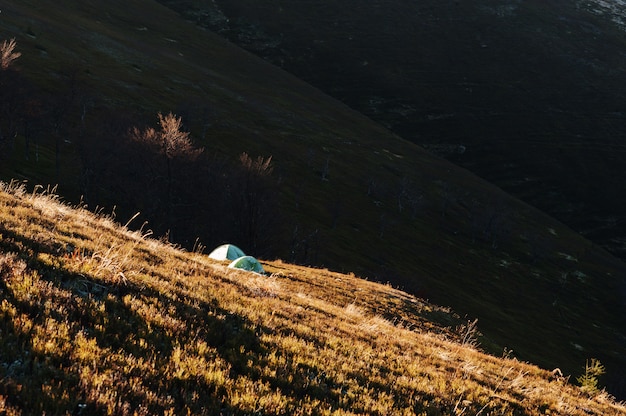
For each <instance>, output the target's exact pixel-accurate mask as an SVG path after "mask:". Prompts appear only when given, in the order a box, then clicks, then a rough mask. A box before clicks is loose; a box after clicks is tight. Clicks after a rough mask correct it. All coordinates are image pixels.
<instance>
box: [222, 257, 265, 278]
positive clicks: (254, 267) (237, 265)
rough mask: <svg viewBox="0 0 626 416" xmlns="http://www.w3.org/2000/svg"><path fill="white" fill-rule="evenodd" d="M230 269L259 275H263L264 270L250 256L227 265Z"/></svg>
mask: <svg viewBox="0 0 626 416" xmlns="http://www.w3.org/2000/svg"><path fill="white" fill-rule="evenodd" d="M228 267H230V268H231V269H241V270H247V271H249V272H255V273H259V274H265V269H263V266H262V265H261V263H259V261H258V260H257V259H255V258H254V257H252V256H243V257H239V258H238V259H237V260H234V261H233V262H232V263H230V264H229V265H228Z"/></svg>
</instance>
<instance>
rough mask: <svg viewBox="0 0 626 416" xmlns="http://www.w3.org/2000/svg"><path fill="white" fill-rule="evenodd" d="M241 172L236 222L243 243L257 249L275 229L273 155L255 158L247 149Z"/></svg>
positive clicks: (243, 157)
mask: <svg viewBox="0 0 626 416" xmlns="http://www.w3.org/2000/svg"><path fill="white" fill-rule="evenodd" d="M239 162H240V163H241V175H240V178H239V182H238V186H239V198H238V201H237V206H236V209H235V211H236V212H235V214H236V222H237V223H238V225H239V230H240V233H241V236H240V240H241V242H242V244H243V245H245V246H247V247H249V248H250V249H252V250H254V252H257V251H258V250H259V249H260V248H261V246H262V244H263V243H265V241H263V240H264V239H266V238H267V237H268V233H271V229H272V225H273V224H272V223H273V221H272V219H273V215H274V213H273V211H274V209H273V208H272V207H271V205H272V201H271V199H272V193H273V192H272V191H273V190H272V189H271V187H272V186H271V175H272V172H273V170H274V168H273V166H272V157H271V156H269V157H268V158H267V159H265V158H263V157H262V156H258V157H257V158H256V159H253V158H251V157H250V156H249V155H248V154H247V153H245V152H244V153H242V154H241V155H240V156H239Z"/></svg>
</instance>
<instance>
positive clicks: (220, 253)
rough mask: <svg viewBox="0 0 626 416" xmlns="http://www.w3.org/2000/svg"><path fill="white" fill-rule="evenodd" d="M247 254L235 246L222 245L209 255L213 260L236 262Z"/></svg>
mask: <svg viewBox="0 0 626 416" xmlns="http://www.w3.org/2000/svg"><path fill="white" fill-rule="evenodd" d="M245 255H246V254H245V253H244V252H243V251H242V250H241V249H240V248H239V247H237V246H235V245H233V244H222V245H221V246H219V247H217V248H216V249H215V250H213V251H212V252H211V254H209V258H210V259H213V260H231V261H232V260H236V259H238V258H239V257H243V256H245Z"/></svg>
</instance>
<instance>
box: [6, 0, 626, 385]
mask: <svg viewBox="0 0 626 416" xmlns="http://www.w3.org/2000/svg"><path fill="white" fill-rule="evenodd" d="M0 27H2V29H3V30H5V31H6V32H3V35H4V34H6V36H7V37H10V36H16V37H17V41H18V45H19V50H20V52H22V54H23V55H22V57H21V58H20V60H19V66H20V70H21V73H23V74H24V76H26V77H29V78H30V79H32V80H33V82H36V83H37V85H39V86H41V88H43V89H45V90H46V91H52V92H54V91H59V92H66V91H67V88H68V82H70V81H72V79H73V78H72V77H71V76H68V75H67V74H68V73H70V75H71V74H75V75H76V79H77V82H78V85H79V86H80V88H77V90H80V91H81V92H80V94H79V95H81V101H80V102H78V103H76V105H75V108H71V111H69V110H68V111H69V112H68V114H67V115H66V116H67V120H66V123H67V124H68V126H70V127H71V126H81V125H82V122H83V120H82V118H81V116H82V115H83V111H85V112H86V114H85V119H84V128H85V130H86V131H87V132H88V134H84V135H83V136H77V137H76V139H80V138H81V137H87V138H89V137H92V135H93V136H94V137H96V138H97V139H102V141H103V142H106V139H111V137H109V136H99V135H98V133H100V132H103V131H105V132H106V131H108V130H109V129H110V128H113V126H112V125H111V124H112V122H111V120H110V119H109V118H107V117H106V116H107V115H108V114H109V113H107V112H106V111H104V110H103V109H107V110H110V109H113V110H114V111H116V112H118V113H129V114H130V113H134V112H140V113H141V112H143V113H147V114H148V115H149V117H148V118H149V119H150V120H154V118H155V117H154V116H155V114H156V112H157V111H163V112H164V113H167V112H168V111H170V110H172V111H174V110H175V109H176V108H177V107H178V106H179V105H180V106H181V107H186V108H188V109H190V110H189V111H188V113H189V114H190V115H188V117H186V120H187V122H186V124H187V125H188V126H189V129H190V130H191V131H192V133H193V136H194V137H195V138H196V143H198V144H199V145H202V146H205V147H206V148H207V153H208V152H209V151H216V152H221V153H222V154H226V155H228V156H231V157H232V156H235V155H238V154H240V153H241V152H243V151H246V152H248V153H250V154H251V155H253V156H256V155H262V156H269V155H272V156H273V159H272V160H273V162H274V164H275V165H274V166H275V172H276V176H277V180H279V182H280V186H279V189H278V191H277V193H278V195H279V197H280V202H281V205H280V206H281V208H282V209H281V212H280V213H277V214H281V216H280V217H279V219H280V225H282V227H281V229H276V230H271V233H272V234H275V235H273V237H274V239H275V240H276V241H277V245H276V246H275V247H273V248H272V251H271V252H270V255H271V258H282V259H284V260H285V261H287V260H292V261H294V262H296V261H297V262H301V263H305V264H315V265H318V266H325V267H328V268H329V269H332V270H336V271H337V270H343V271H346V272H348V271H352V272H354V273H356V274H358V275H362V276H367V277H368V278H372V279H376V280H378V281H382V282H386V281H388V282H390V283H391V284H392V285H394V286H399V287H402V288H403V289H405V290H406V291H407V292H410V293H413V294H417V293H419V294H420V295H421V296H422V297H426V298H429V299H431V300H433V301H435V302H436V303H438V304H441V305H446V306H452V307H453V308H454V309H455V310H456V311H458V313H459V314H460V315H462V316H465V315H468V319H471V320H473V319H475V318H478V319H479V324H480V328H481V331H482V332H483V333H484V334H485V338H484V339H483V340H482V343H483V346H484V347H485V348H486V349H488V350H489V351H491V352H493V353H496V354H501V353H502V351H503V350H504V349H505V348H507V350H511V349H513V350H514V352H513V355H514V356H516V357H518V358H520V359H522V360H526V361H532V362H533V363H536V364H538V365H540V366H542V367H544V368H550V369H551V368H554V367H560V368H561V369H563V370H564V371H565V372H566V373H569V374H574V375H577V374H579V373H580V372H581V371H582V370H581V368H582V366H583V365H584V363H585V360H586V359H589V358H598V359H600V360H601V361H602V363H604V364H605V365H606V367H607V371H608V378H607V382H606V384H607V386H610V387H611V391H618V390H619V389H620V388H622V391H623V388H624V382H623V380H624V379H623V377H624V374H626V371H625V369H626V362H625V360H626V357H625V356H624V354H623V351H624V346H625V344H626V341H625V340H626V335H625V328H626V324H625V319H626V313H624V306H625V305H626V302H625V301H624V300H625V299H626V292H625V290H626V283H625V282H624V278H625V276H626V274H625V273H624V265H623V263H620V262H619V261H617V260H616V259H615V258H613V257H611V256H610V255H608V254H607V253H606V252H604V251H602V250H600V249H599V248H598V247H596V246H594V245H592V244H590V243H589V242H588V241H586V240H584V239H582V238H581V237H580V236H579V235H577V234H575V233H573V232H572V231H571V230H570V229H568V228H567V227H565V226H563V225H562V224H559V223H558V222H555V221H554V220H553V219H552V218H549V217H547V216H545V215H543V214H541V213H540V212H538V211H536V210H534V209H532V208H530V207H528V206H526V205H524V204H522V203H520V202H519V201H517V200H515V199H513V198H511V197H509V196H508V195H506V194H504V193H503V192H501V190H499V189H498V188H496V187H493V186H491V185H489V184H487V183H485V182H484V181H482V180H480V179H478V178H477V177H475V176H473V175H471V174H470V173H468V172H467V171H465V170H463V169H459V168H458V167H456V166H453V165H451V164H449V163H447V162H445V161H443V160H441V159H439V158H436V157H433V156H432V155H430V154H429V153H427V152H425V151H424V150H423V149H421V148H419V147H417V146H414V145H412V144H410V143H408V142H406V141H404V140H402V139H401V138H399V137H397V136H395V135H393V134H392V133H390V132H389V131H387V130H385V129H384V128H382V127H381V126H379V125H377V124H375V123H372V122H371V120H369V119H367V118H366V117H364V116H362V115H360V114H358V113H356V112H354V111H351V110H350V109H348V108H347V107H346V106H345V105H343V104H341V103H339V102H337V101H335V100H333V99H330V98H329V97H327V96H326V95H324V94H322V93H321V92H320V91H318V90H316V89H314V88H312V87H311V86H309V85H307V84H305V83H303V82H301V81H299V80H297V79H295V78H294V77H292V76H290V75H289V74H286V73H285V72H283V71H281V70H279V69H277V68H275V67H272V66H271V65H269V64H267V63H266V62H263V61H261V60H260V59H257V58H255V57H253V56H251V55H250V54H248V53H246V52H244V51H242V50H240V49H238V48H236V47H234V46H233V45H231V44H229V43H227V42H225V41H224V40H222V39H220V38H219V37H217V36H215V35H214V34H212V33H210V32H207V31H202V30H199V29H198V28H197V27H195V26H194V25H192V24H189V23H187V22H184V21H182V20H181V19H180V18H179V17H178V16H177V15H176V14H175V13H173V12H171V11H169V10H168V9H166V8H164V7H162V6H160V5H158V4H157V3H156V2H154V1H151V0H136V1H133V2H127V1H121V0H120V1H113V0H112V1H108V2H85V1H68V2H64V3H62V4H59V3H58V2H54V1H51V0H37V1H35V0H24V1H21V2H19V3H18V2H14V3H12V4H7V5H3V8H2V19H0ZM72 70H74V72H72ZM59 95H60V96H62V94H59ZM190 103H191V104H190ZM184 104H188V105H186V106H185V105H184ZM207 108H208V110H207V111H208V112H207V114H208V115H206V117H204V116H202V115H199V113H201V112H202V111H203V110H202V109H207ZM52 110H53V109H52ZM52 110H50V111H52ZM99 111H102V112H101V113H99ZM143 113H142V114H143ZM103 114H104V115H103ZM203 117H204V118H203ZM45 121H46V122H49V123H48V124H43V125H42V126H40V127H41V131H40V135H39V137H38V138H37V140H38V141H37V143H38V144H37V147H38V148H39V149H40V155H39V156H40V157H39V158H36V157H35V154H34V153H31V154H30V158H28V159H27V158H25V157H24V153H25V148H26V147H25V138H24V137H23V136H22V135H21V133H20V134H18V136H17V137H16V138H15V140H14V147H13V149H12V150H11V151H10V152H9V154H8V155H5V154H3V155H2V156H3V158H2V164H0V171H1V172H2V175H3V177H4V178H14V177H17V178H25V179H28V180H29V181H30V183H47V182H57V181H58V182H59V183H60V187H59V189H60V192H61V193H62V195H63V196H64V197H65V198H67V199H71V200H73V201H78V198H79V195H80V193H81V191H83V189H82V188H81V186H82V185H83V184H84V183H88V182H89V180H90V179H91V180H93V178H92V177H90V176H88V175H87V177H85V176H84V174H85V173H89V172H91V173H93V171H94V170H95V167H94V166H92V165H89V163H87V162H86V161H85V160H83V159H82V156H81V155H82V152H83V150H84V149H81V146H86V144H87V143H89V141H87V140H86V141H81V140H74V141H72V140H67V141H66V140H65V139H66V138H67V137H65V136H60V135H58V134H57V135H56V136H59V137H58V138H57V139H54V138H52V136H53V134H51V133H50V131H51V130H54V123H53V121H54V120H45ZM206 124H208V125H209V128H208V133H207V135H206V137H204V135H202V134H201V132H202V131H203V126H205V125H206ZM67 130H68V131H70V128H69V127H68V129H67ZM76 130H79V129H78V128H77V129H76ZM199 138H202V139H199ZM118 139H119V138H118ZM34 148H35V146H34V138H33V145H32V146H31V149H34ZM9 149H11V148H10V147H9ZM108 150H110V149H108ZM55 152H57V153H59V154H60V157H59V159H60V160H61V162H62V163H58V162H57V163H56V165H57V166H56V167H55ZM97 156H98V159H99V161H102V160H105V161H106V160H107V158H110V157H111V154H110V153H106V152H103V153H102V154H97ZM128 164H132V165H133V166H134V165H139V164H140V163H137V161H136V160H131V161H129V162H128ZM101 168H102V172H101V173H102V174H106V164H104V166H101ZM200 175H201V172H199V173H194V176H200ZM134 180H135V178H134V177H132V176H130V175H129V176H128V177H127V178H122V180H120V181H119V182H118V183H116V186H117V187H116V188H114V189H109V190H108V191H109V194H108V195H107V196H108V197H109V198H108V199H104V202H102V203H101V201H100V200H97V199H96V200H95V201H94V199H95V197H94V196H93V195H92V194H89V195H86V197H88V199H90V200H92V201H94V202H90V207H93V206H97V205H99V206H112V205H114V204H115V205H117V210H116V212H117V214H118V217H119V218H123V219H126V218H129V217H131V216H132V215H133V214H134V213H135V212H137V211H138V210H139V209H138V208H137V207H136V206H129V205H127V200H128V199H129V198H128V197H129V194H130V193H131V192H132V191H130V190H129V189H131V190H132V189H133V187H132V185H133V181H134ZM94 188H96V187H95V186H94V187H92V188H89V189H88V190H89V191H90V192H91V191H93V189H94ZM71 195H75V198H72V197H71ZM148 202H151V201H148ZM193 202H194V203H205V204H207V201H193ZM212 202H213V201H208V206H209V207H210V204H211V203H212ZM107 212H110V209H107ZM148 219H149V218H148ZM195 221H196V222H197V224H198V226H200V225H201V223H202V218H200V219H196V220H195ZM138 223H141V222H138ZM149 224H150V227H152V223H149ZM168 226H169V224H168ZM171 227H172V228H173V227H175V224H174V225H171ZM74 237H77V238H78V236H74ZM191 237H192V241H193V238H195V237H196V235H193V236H191ZM199 237H200V241H201V242H203V243H207V241H211V240H212V239H220V238H221V237H220V236H215V235H212V234H210V233H206V234H204V235H200V236H199ZM67 238H72V236H71V234H69V235H68V236H67ZM96 240H97V239H96ZM235 243H237V242H235ZM102 244H104V245H103V246H101V247H100V249H99V250H95V249H91V252H87V254H86V256H87V258H88V259H92V257H93V253H97V252H99V253H100V254H98V256H100V257H102V256H104V258H105V259H106V255H107V253H108V252H109V248H110V245H109V242H102ZM123 246H124V245H122V247H123ZM18 248H19V247H18ZM18 248H11V251H19V250H18ZM244 248H245V247H244ZM66 249H67V247H66ZM114 250H115V249H114V248H111V251H114ZM70 251H72V252H73V249H72V248H71V247H70ZM44 252H45V250H44ZM84 256H85V255H84V254H80V253H78V254H77V257H78V260H77V261H78V263H80V262H81V261H83V260H81V259H82V258H83V257H84ZM121 258H123V256H122V257H121ZM90 261H91V260H90ZM117 261H118V262H119V259H118V260H117ZM86 264H87V265H88V264H89V262H87V263H86ZM86 267H100V266H86ZM120 271H121V273H122V274H119V273H117V272H116V273H115V274H114V276H113V277H114V278H115V279H118V280H120V281H124V279H128V276H127V273H126V272H125V271H124V269H123V268H122V269H121V270H120ZM77 273H82V272H80V271H79V272H77ZM79 276H80V275H79ZM85 284H86V285H87V286H88V287H87V288H85V287H83V288H82V289H80V290H82V291H85V290H87V289H89V290H98V286H93V288H92V286H91V283H89V281H87V282H86V283H85ZM120 290H121V291H122V292H121V293H124V292H123V289H120ZM86 293H88V292H86ZM357 300H358V298H357ZM155 308H158V307H157V306H155Z"/></svg>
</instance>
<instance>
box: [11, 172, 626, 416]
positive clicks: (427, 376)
mask: <svg viewBox="0 0 626 416" xmlns="http://www.w3.org/2000/svg"><path fill="white" fill-rule="evenodd" d="M264 266H265V267H266V269H267V270H268V271H269V272H270V273H271V274H270V275H268V276H261V275H257V274H252V273H248V272H241V271H234V270H231V269H228V268H227V267H225V264H222V263H219V262H216V261H213V260H210V259H209V258H208V257H207V256H206V255H203V254H201V253H192V252H185V251H182V250H180V249H178V248H176V247H173V246H171V245H169V244H164V243H162V242H160V241H158V240H154V239H152V238H150V236H149V232H147V231H143V232H141V231H129V230H128V229H127V228H124V227H122V226H120V225H117V224H116V223H115V222H114V221H113V220H112V219H111V218H110V217H107V216H103V215H94V214H92V213H90V212H88V211H86V210H84V209H82V208H71V207H69V206H68V205H64V204H61V203H59V201H58V198H57V197H55V196H54V195H51V194H49V193H39V194H35V193H27V192H25V191H24V189H23V188H22V187H20V186H15V185H10V186H9V185H6V184H2V189H1V190H0V275H1V279H0V334H1V336H0V374H1V377H0V413H1V414H6V415H19V414H24V415H29V414H48V415H51V414H84V415H87V414H89V415H98V414H115V415H126V414H128V415H130V414H144V415H148V414H169V415H181V414H196V415H199V414H207V415H216V414H223V415H235V414H267V415H278V414H284V415H297V414H319V415H325V414H336V415H340V414H372V415H391V414H394V415H413V414H424V415H442V414H450V415H462V414H472V415H473V414H484V415H487V414H492V415H495V414H498V415H537V414H552V415H554V414H559V415H579V414H580V415H589V414H594V415H618V414H624V412H626V408H624V407H621V406H620V405H618V404H616V403H615V402H614V401H612V400H611V399H610V397H609V396H607V395H606V394H602V393H601V394H599V395H596V396H595V397H593V398H592V397H590V396H588V395H586V394H585V393H583V392H582V391H581V390H580V389H579V388H578V387H575V386H573V385H571V384H568V383H567V379H566V378H559V377H554V376H553V375H552V373H550V372H548V371H546V370H541V369H539V368H538V367H535V366H532V365H529V364H526V363H523V362H519V361H517V360H515V359H511V358H509V357H502V358H497V357H494V356H489V355H486V354H483V353H481V352H479V351H477V350H476V349H474V348H473V347H472V346H471V345H468V344H471V343H472V342H471V341H473V338H472V337H469V338H468V337H467V335H468V334H467V333H464V332H463V331H462V330H459V329H458V326H459V324H461V323H462V321H461V320H460V319H459V318H458V317H457V316H455V315H454V314H453V313H451V312H450V311H449V310H447V309H444V308H440V307H437V306H434V305H432V304H429V303H427V302H425V301H423V300H420V299H418V298H416V297H413V296H410V295H408V294H406V293H403V292H401V291H399V290H396V289H394V288H392V287H390V286H387V285H380V284H376V283H373V282H370V281H367V280H363V279H360V278H358V277H355V276H354V275H353V274H349V275H346V274H338V273H333V272H330V271H327V270H319V269H309V268H305V267H300V266H293V265H289V264H286V263H283V262H281V261H272V262H265V263H264ZM470 335H472V334H470ZM463 341H465V342H463ZM468 341H469V342H468Z"/></svg>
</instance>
